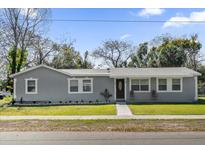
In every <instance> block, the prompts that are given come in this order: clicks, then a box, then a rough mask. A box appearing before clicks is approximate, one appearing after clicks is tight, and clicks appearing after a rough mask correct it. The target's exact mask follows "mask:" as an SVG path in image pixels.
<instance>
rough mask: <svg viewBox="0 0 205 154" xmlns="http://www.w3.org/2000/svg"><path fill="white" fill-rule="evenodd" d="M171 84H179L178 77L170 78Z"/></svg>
mask: <svg viewBox="0 0 205 154" xmlns="http://www.w3.org/2000/svg"><path fill="white" fill-rule="evenodd" d="M172 84H173V85H180V79H172Z"/></svg>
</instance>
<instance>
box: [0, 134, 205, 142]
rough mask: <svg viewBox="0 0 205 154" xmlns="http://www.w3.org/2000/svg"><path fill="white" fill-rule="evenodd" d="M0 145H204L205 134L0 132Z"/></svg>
mask: <svg viewBox="0 0 205 154" xmlns="http://www.w3.org/2000/svg"><path fill="white" fill-rule="evenodd" d="M0 144H55V145H56V144H86V145H87V144H91V145H93V144H95V145H96V144H107V145H111V144H114V145H115V144H125V145H130V144H132V145H135V144H158V145H165V144H175V145H179V144H181V145H182V144H190V145H192V144H203V145H204V144H205V132H158V133H155V132H141V133H139V132H138V133H132V132H130V133H128V132H1V133H0Z"/></svg>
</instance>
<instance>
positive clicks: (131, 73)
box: [11, 65, 201, 77]
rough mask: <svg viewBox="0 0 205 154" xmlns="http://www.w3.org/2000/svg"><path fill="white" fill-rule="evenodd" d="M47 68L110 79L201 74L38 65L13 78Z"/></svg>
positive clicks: (182, 69)
mask: <svg viewBox="0 0 205 154" xmlns="http://www.w3.org/2000/svg"><path fill="white" fill-rule="evenodd" d="M40 67H45V68H47V69H51V70H53V71H56V72H59V73H62V74H65V75H69V76H109V77H159V76H166V77H168V76H180V77H193V76H199V75H201V74H200V73H198V72H196V71H194V70H191V69H188V68H186V67H163V68H112V69H109V70H107V69H55V68H52V67H49V66H46V65H38V66H35V67H32V68H29V69H27V70H24V71H21V72H19V73H16V74H13V75H11V77H14V76H17V75H20V74H23V73H25V72H29V71H32V70H34V69H37V68H40Z"/></svg>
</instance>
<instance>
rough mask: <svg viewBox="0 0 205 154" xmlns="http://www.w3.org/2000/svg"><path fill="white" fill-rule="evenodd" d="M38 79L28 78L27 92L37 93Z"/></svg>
mask: <svg viewBox="0 0 205 154" xmlns="http://www.w3.org/2000/svg"><path fill="white" fill-rule="evenodd" d="M37 81H38V80H37V79H26V80H25V82H26V84H25V85H26V87H25V89H26V94H37Z"/></svg>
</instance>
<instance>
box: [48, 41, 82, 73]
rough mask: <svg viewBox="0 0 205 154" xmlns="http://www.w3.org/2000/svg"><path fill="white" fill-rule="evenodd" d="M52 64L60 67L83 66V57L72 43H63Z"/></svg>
mask: <svg viewBox="0 0 205 154" xmlns="http://www.w3.org/2000/svg"><path fill="white" fill-rule="evenodd" d="M50 65H51V66H53V67H54V68H58V69H69V68H81V66H82V57H81V56H80V53H79V52H77V51H76V50H75V48H74V47H73V44H72V43H69V44H68V43H67V44H62V45H60V48H59V52H58V54H57V55H55V56H54V58H53V60H52V62H51V64H50Z"/></svg>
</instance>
